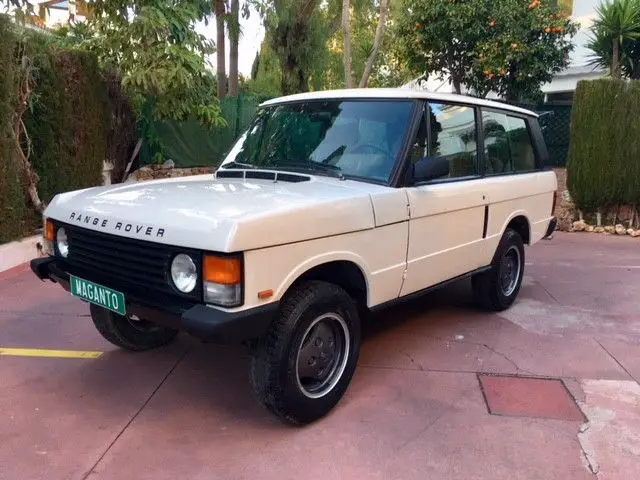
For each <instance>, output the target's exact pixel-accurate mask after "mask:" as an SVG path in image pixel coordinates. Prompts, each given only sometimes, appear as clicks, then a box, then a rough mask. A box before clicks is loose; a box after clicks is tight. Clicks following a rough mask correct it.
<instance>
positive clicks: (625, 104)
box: [567, 79, 640, 212]
mask: <svg viewBox="0 0 640 480" xmlns="http://www.w3.org/2000/svg"><path fill="white" fill-rule="evenodd" d="M639 118H640V81H623V80H609V79H605V80H595V81H582V82H580V83H579V84H578V88H577V90H576V93H575V100H574V106H573V112H572V118H571V142H570V145H569V159H568V162H567V187H568V189H569V192H570V194H571V196H572V198H573V200H574V202H575V203H576V206H577V207H578V208H580V209H582V210H583V211H585V212H594V211H595V210H597V209H607V208H610V207H612V206H614V205H619V204H627V205H629V204H638V203H640V122H639V121H638V119H639Z"/></svg>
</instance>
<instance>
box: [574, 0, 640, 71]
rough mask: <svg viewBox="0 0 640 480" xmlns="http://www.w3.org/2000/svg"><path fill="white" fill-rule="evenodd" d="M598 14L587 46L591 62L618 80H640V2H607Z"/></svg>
mask: <svg viewBox="0 0 640 480" xmlns="http://www.w3.org/2000/svg"><path fill="white" fill-rule="evenodd" d="M596 12H597V18H596V20H595V22H594V24H593V25H592V27H591V36H590V38H589V42H588V43H587V47H588V48H589V49H590V50H591V51H592V52H593V53H592V55H591V62H590V63H591V64H592V65H595V66H598V67H601V68H605V69H608V70H609V71H610V72H611V75H612V76H613V77H616V78H621V77H623V76H624V77H628V78H632V79H640V0H614V1H613V2H610V1H607V2H605V3H603V4H601V5H599V6H598V7H597V10H596Z"/></svg>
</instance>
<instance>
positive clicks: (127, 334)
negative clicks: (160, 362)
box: [90, 304, 178, 352]
mask: <svg viewBox="0 0 640 480" xmlns="http://www.w3.org/2000/svg"><path fill="white" fill-rule="evenodd" d="M90 309H91V319H92V320H93V324H94V325H95V327H96V329H97V330H98V332H100V334H101V335H102V336H103V337H104V338H105V339H106V340H107V341H109V342H111V343H112V344H114V345H116V346H118V347H120V348H124V349H126V350H132V351H137V352H139V351H143V350H150V349H152V348H157V347H160V346H162V345H166V344H167V343H169V342H170V341H171V340H173V339H174V338H175V336H176V335H177V334H178V331H177V330H174V329H172V328H168V327H164V326H161V325H156V324H154V323H151V322H149V321H146V320H138V319H134V318H132V317H130V316H122V315H118V314H117V313H114V312H112V311H110V310H107V309H105V308H102V307H98V306H97V305H94V304H91V306H90Z"/></svg>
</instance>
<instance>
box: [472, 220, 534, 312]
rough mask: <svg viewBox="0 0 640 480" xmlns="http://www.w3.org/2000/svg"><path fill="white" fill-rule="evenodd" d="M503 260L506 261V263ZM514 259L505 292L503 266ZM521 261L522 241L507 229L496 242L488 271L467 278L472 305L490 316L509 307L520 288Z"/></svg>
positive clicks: (504, 268) (522, 255)
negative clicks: (491, 313)
mask: <svg viewBox="0 0 640 480" xmlns="http://www.w3.org/2000/svg"><path fill="white" fill-rule="evenodd" d="M507 256H508V257H509V260H507ZM514 257H517V262H518V266H517V271H516V272H513V278H512V282H510V283H509V288H505V283H503V277H502V273H506V271H507V270H509V267H508V266H507V264H506V262H507V263H508V262H510V261H511V260H512V259H513V258H514ZM524 259H525V257H524V242H523V241H522V237H521V236H520V235H519V234H518V232H516V231H515V230H512V229H510V228H509V229H507V231H506V232H504V235H503V236H502V238H501V239H500V243H499V244H498V248H497V249H496V253H495V255H494V257H493V261H492V262H491V269H490V270H488V271H486V272H483V273H479V274H476V275H474V276H473V277H472V278H471V285H472V287H473V297H474V300H475V302H476V304H477V305H478V306H479V307H481V308H483V309H485V310H489V311H494V312H501V311H504V310H507V309H508V308H509V307H511V305H513V302H514V301H515V299H516V297H517V296H518V293H520V287H521V286H522V277H523V275H524ZM511 271H512V270H511Z"/></svg>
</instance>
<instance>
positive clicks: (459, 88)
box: [451, 76, 462, 95]
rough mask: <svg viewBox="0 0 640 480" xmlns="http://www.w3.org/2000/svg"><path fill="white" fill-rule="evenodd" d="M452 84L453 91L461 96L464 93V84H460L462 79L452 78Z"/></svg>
mask: <svg viewBox="0 0 640 480" xmlns="http://www.w3.org/2000/svg"><path fill="white" fill-rule="evenodd" d="M451 83H453V89H454V90H455V91H456V93H457V94H458V95H460V94H461V93H462V83H461V82H460V79H459V78H457V77H456V76H451Z"/></svg>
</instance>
